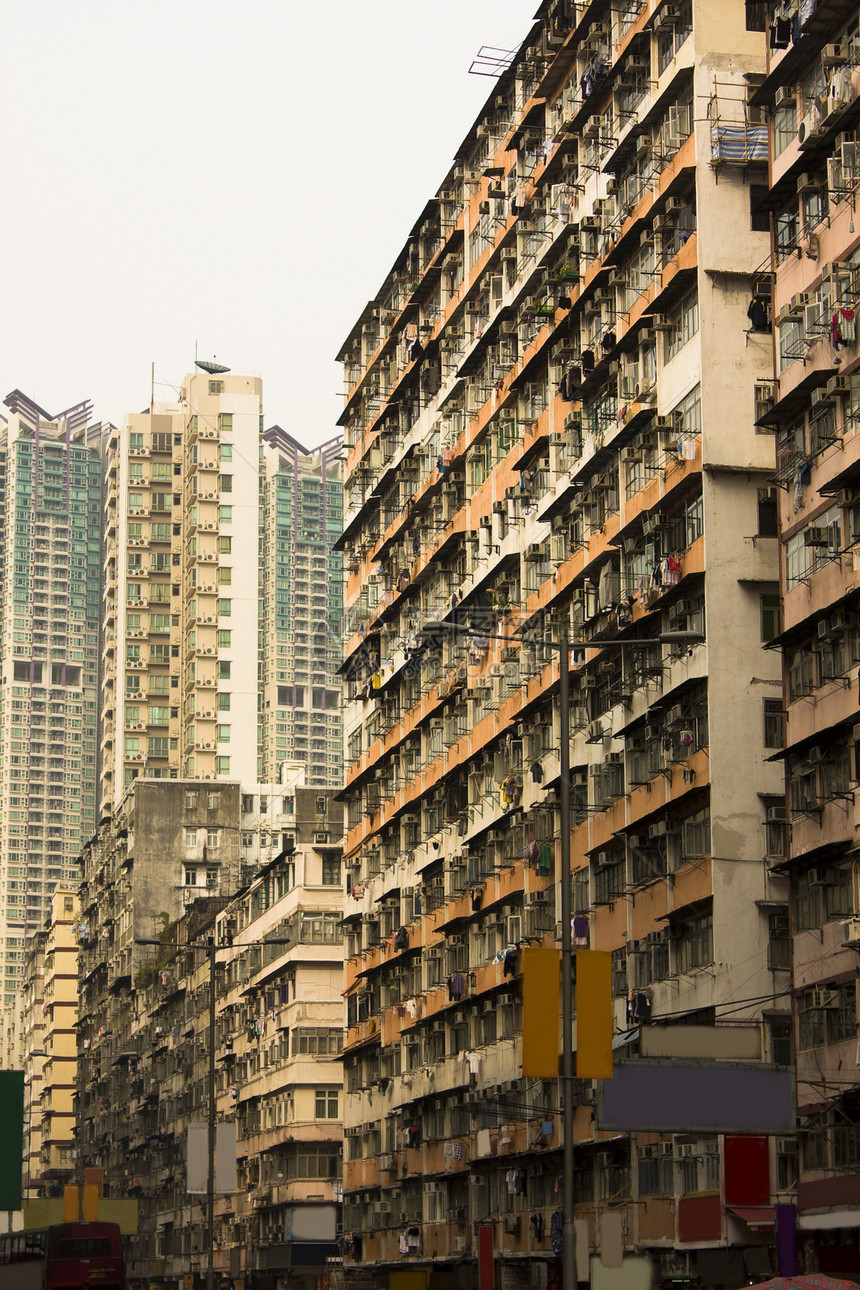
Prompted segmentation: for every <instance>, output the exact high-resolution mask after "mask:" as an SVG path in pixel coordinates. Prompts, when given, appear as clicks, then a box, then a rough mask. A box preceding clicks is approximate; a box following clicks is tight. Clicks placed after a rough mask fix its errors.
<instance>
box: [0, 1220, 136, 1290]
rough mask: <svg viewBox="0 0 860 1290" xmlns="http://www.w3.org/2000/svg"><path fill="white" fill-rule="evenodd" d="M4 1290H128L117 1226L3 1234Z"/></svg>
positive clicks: (0, 1266) (0, 1272)
mask: <svg viewBox="0 0 860 1290" xmlns="http://www.w3.org/2000/svg"><path fill="white" fill-rule="evenodd" d="M0 1286H2V1290H126V1283H125V1262H124V1259H123V1254H122V1237H121V1236H120V1230H119V1224H118V1223H55V1224H54V1225H53V1226H52V1227H37V1228H32V1229H31V1230H30V1231H26V1232H6V1233H5V1234H3V1235H2V1236H0Z"/></svg>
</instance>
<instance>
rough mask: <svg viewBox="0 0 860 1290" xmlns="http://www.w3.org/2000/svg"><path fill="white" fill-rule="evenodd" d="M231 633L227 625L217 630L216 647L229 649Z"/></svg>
mask: <svg viewBox="0 0 860 1290" xmlns="http://www.w3.org/2000/svg"><path fill="white" fill-rule="evenodd" d="M232 635H233V633H232V632H231V631H230V629H229V628H228V627H225V628H222V629H221V630H220V631H219V632H218V648H219V649H229V648H230V641H231V639H232Z"/></svg>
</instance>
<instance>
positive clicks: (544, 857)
mask: <svg viewBox="0 0 860 1290" xmlns="http://www.w3.org/2000/svg"><path fill="white" fill-rule="evenodd" d="M536 867H537V871H538V874H539V875H540V877H541V878H546V877H548V875H549V873H550V870H551V869H552V847H551V846H550V844H549V843H548V842H541V843H540V846H539V847H538V859H537V866H536Z"/></svg>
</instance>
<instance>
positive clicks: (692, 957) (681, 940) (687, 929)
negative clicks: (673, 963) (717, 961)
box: [675, 914, 714, 972]
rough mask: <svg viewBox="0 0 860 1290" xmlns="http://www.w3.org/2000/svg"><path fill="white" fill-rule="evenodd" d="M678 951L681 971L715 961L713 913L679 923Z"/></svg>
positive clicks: (677, 929) (688, 970) (678, 962)
mask: <svg viewBox="0 0 860 1290" xmlns="http://www.w3.org/2000/svg"><path fill="white" fill-rule="evenodd" d="M675 927H676V931H677V941H676V953H677V969H678V971H679V972H690V971H692V970H693V969H694V968H700V967H705V966H706V965H707V964H709V963H713V961H714V920H713V916H712V915H711V914H702V915H701V916H700V917H699V918H691V919H689V920H688V921H687V922H684V923H677V924H676V925H675Z"/></svg>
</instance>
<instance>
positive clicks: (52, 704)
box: [0, 390, 102, 1005]
mask: <svg viewBox="0 0 860 1290" xmlns="http://www.w3.org/2000/svg"><path fill="white" fill-rule="evenodd" d="M5 404H6V407H7V408H8V409H9V412H10V415H9V419H8V423H7V424H6V425H5V427H4V428H3V429H2V431H0V551H2V558H0V592H1V593H2V594H0V676H2V688H0V954H2V956H3V960H4V961H3V1003H4V1005H10V1004H13V1003H14V1002H15V999H16V993H15V992H16V989H17V987H18V986H19V985H20V983H21V980H22V974H23V963H24V944H25V940H26V938H27V936H28V935H29V934H31V933H32V932H34V931H35V930H37V929H38V928H40V927H41V926H42V924H43V922H44V920H45V916H46V914H47V913H48V911H49V908H50V901H51V895H52V893H53V891H54V890H55V888H56V887H57V885H58V884H59V883H61V882H66V883H68V882H70V881H72V880H74V879H76V877H77V866H76V863H75V858H76V856H77V855H78V852H79V851H80V848H81V844H82V842H83V841H84V840H85V839H86V838H87V837H89V836H90V835H91V834H92V832H93V830H94V828H95V823H96V792H97V778H98V737H97V726H98V672H99V572H100V562H101V540H100V515H101V488H102V484H101V461H100V457H99V450H98V448H97V447H95V446H91V444H92V443H94V442H95V441H97V438H98V435H99V434H100V431H101V427H99V426H89V425H88V422H89V417H90V410H91V405H90V403H89V402H83V403H79V404H77V405H76V406H74V407H71V408H68V409H66V410H65V411H63V412H60V413H58V414H57V415H56V416H52V415H51V414H50V413H48V412H46V411H45V410H44V408H41V407H39V406H38V404H36V403H34V402H33V401H32V400H31V399H29V398H27V396H26V395H24V394H22V393H21V392H20V390H14V391H13V392H12V393H11V394H10V395H9V396H8V397H7V398H6V400H5Z"/></svg>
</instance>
